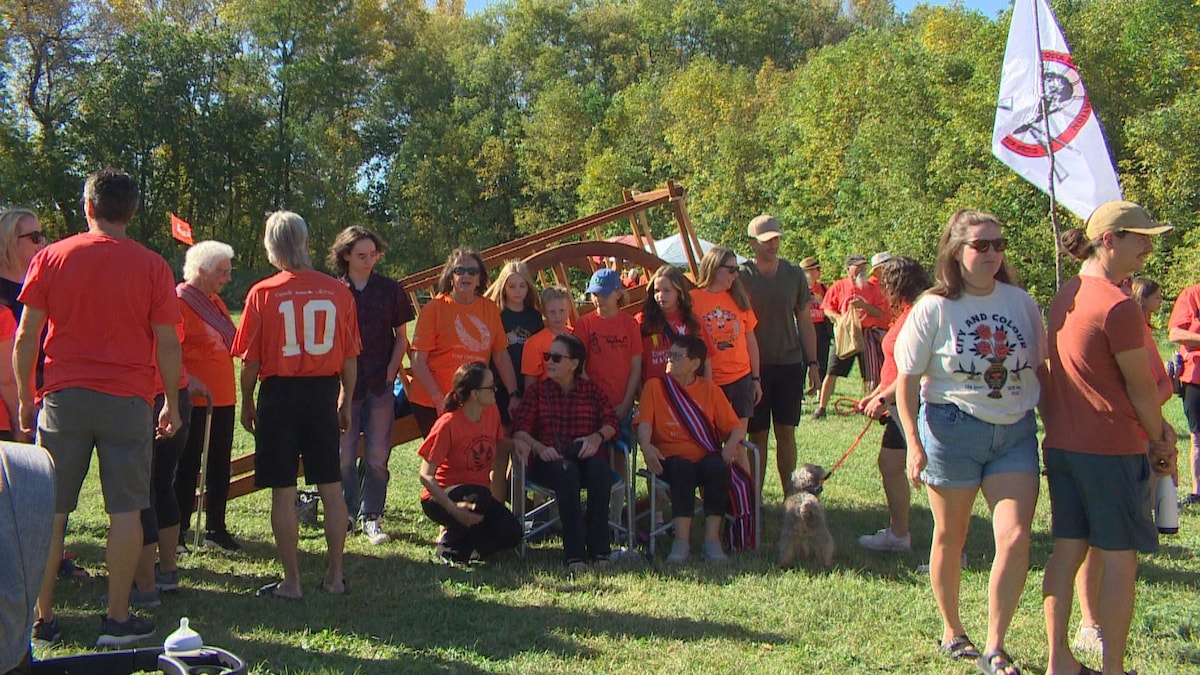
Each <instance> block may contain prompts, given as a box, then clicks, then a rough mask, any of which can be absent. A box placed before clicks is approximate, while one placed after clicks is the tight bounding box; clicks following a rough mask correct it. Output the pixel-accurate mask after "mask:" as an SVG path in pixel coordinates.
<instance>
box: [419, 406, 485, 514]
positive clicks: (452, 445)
mask: <svg viewBox="0 0 1200 675" xmlns="http://www.w3.org/2000/svg"><path fill="white" fill-rule="evenodd" d="M503 435H504V430H503V429H502V428H501V426H500V411H499V410H498V409H497V408H496V406H494V405H489V406H486V407H485V408H484V409H483V416H482V417H480V418H479V421H478V422H472V421H471V418H469V417H467V414H466V413H465V412H463V409H462V408H459V409H458V410H455V411H454V412H448V413H442V416H441V417H439V418H437V421H436V422H434V423H433V429H431V430H430V431H429V435H428V436H426V437H425V440H424V442H422V443H421V447H420V448H419V449H418V450H417V454H418V455H420V456H421V457H422V458H423V459H425V460H426V461H427V462H429V463H430V464H432V465H434V466H436V467H437V470H436V471H435V472H434V474H433V477H434V479H435V480H437V484H438V485H440V486H442V487H443V488H448V487H452V486H455V485H490V484H491V482H492V459H493V458H494V457H495V456H496V441H497V439H499V438H501V437H502V436H503ZM431 496H432V495H431V494H430V493H429V489H428V488H421V499H429V498H430V497H431Z"/></svg>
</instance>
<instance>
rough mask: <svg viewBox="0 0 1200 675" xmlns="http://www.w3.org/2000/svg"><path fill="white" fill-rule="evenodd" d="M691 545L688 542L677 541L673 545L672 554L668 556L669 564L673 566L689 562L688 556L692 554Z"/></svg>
mask: <svg viewBox="0 0 1200 675" xmlns="http://www.w3.org/2000/svg"><path fill="white" fill-rule="evenodd" d="M690 549H691V544H690V543H689V542H686V541H680V540H678V539H676V540H675V543H674V544H671V553H670V555H668V556H667V563H669V564H671V565H679V564H681V563H684V562H687V559H688V554H689V553H691V550H690Z"/></svg>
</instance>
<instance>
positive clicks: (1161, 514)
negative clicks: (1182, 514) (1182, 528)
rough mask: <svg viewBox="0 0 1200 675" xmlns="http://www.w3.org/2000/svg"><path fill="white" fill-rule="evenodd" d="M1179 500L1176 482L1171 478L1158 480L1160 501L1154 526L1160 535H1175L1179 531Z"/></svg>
mask: <svg viewBox="0 0 1200 675" xmlns="http://www.w3.org/2000/svg"><path fill="white" fill-rule="evenodd" d="M1178 498H1179V494H1178V491H1177V490H1176V488H1175V481H1174V480H1173V479H1172V478H1171V477H1170V476H1161V477H1159V479H1158V499H1157V500H1156V505H1155V507H1154V524H1155V525H1157V526H1158V532H1159V534H1175V533H1176V532H1178V531H1179V502H1178V501H1177V500H1178Z"/></svg>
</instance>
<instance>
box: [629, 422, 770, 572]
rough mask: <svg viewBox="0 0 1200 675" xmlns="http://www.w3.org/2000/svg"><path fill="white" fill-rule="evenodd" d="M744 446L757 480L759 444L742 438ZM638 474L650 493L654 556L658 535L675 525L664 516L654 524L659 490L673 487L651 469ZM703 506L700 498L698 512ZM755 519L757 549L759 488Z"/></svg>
mask: <svg viewBox="0 0 1200 675" xmlns="http://www.w3.org/2000/svg"><path fill="white" fill-rule="evenodd" d="M742 447H744V448H746V451H747V452H748V453H750V467H751V469H752V470H753V474H752V475H753V477H754V479H755V480H757V479H758V476H759V475H760V473H759V472H760V471H761V466H762V458H761V456H760V454H759V450H758V446H757V445H755V444H753V443H751V442H750V441H748V440H745V439H742ZM638 475H639V476H641V477H643V478H645V479H646V490H647V491H648V492H649V493H650V508H649V510H648V511H647V512H646V514H645V517H646V519H647V522H648V523H649V526H648V527H647V530H648V537H649V545H648V553H649V556H650V557H651V558H653V557H654V549H655V541H656V540H657V539H658V537H661V536H663V535H665V534H666V533H667V532H668V531H669V530H670V529H671V527H672V525H673V523H672V522H671V519H670V518H664V519H663V522H662V523H661V524H659V525H655V524H654V514H655V513H658V495H659V492H662V493H667V492H670V489H671V488H670V486H669V485H668V484H667V482H666V481H665V480H663V479H661V478H659V477H658V476H656V475H655V474H653V473H652V472H651V471H650V470H649V469H638ZM702 508H703V507H702V504H701V502H700V500H697V501H696V512H697V513H698V512H699V511H700V510H701V509H702ZM726 518H728V516H726ZM754 521H755V523H757V524H758V526H757V527H755V528H754V550H755V551H757V550H758V547H759V544H760V543H761V539H762V493H761V492H760V491H759V490H754Z"/></svg>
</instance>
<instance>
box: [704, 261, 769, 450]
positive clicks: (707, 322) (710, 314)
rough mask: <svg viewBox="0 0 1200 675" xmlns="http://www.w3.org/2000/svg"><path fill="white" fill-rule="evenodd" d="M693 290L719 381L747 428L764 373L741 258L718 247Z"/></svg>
mask: <svg viewBox="0 0 1200 675" xmlns="http://www.w3.org/2000/svg"><path fill="white" fill-rule="evenodd" d="M696 286H697V288H694V289H692V292H691V297H692V308H693V309H695V311H696V316H698V317H700V323H702V324H703V325H704V327H705V329H706V330H707V331H708V334H709V337H710V338H711V339H712V343H713V344H714V345H716V347H717V351H716V352H715V353H713V354H712V357H711V358H712V377H713V382H715V383H716V384H717V385H718V386H720V387H721V391H723V392H725V397H726V398H728V399H729V403H730V404H731V405H732V406H733V411H734V412H736V413H737V416H738V419H740V420H741V421H742V429H743V430H744V429H745V428H746V422H747V420H749V419H750V415H752V414H753V413H754V406H756V405H758V402H759V401H760V400H761V399H762V384H761V381H762V378H761V377H760V376H759V371H758V366H759V364H758V339H757V337H756V336H755V335H754V328H755V327H756V326H757V325H758V317H757V316H756V315H755V314H754V310H753V309H752V308H751V307H750V296H749V295H748V294H747V293H746V289H745V288H743V287H742V282H741V280H740V279H739V278H738V264H737V256H735V255H734V254H733V251H730V250H729V249H727V248H723V247H721V246H714V247H712V248H710V249H709V250H708V253H705V254H704V258H702V259H701V260H700V278H699V279H697V280H696Z"/></svg>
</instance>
